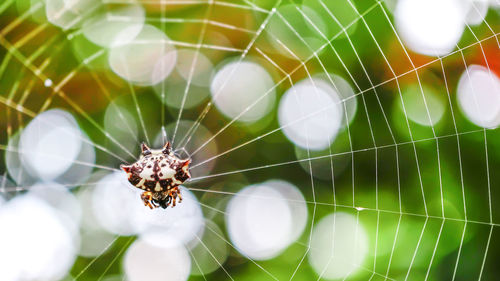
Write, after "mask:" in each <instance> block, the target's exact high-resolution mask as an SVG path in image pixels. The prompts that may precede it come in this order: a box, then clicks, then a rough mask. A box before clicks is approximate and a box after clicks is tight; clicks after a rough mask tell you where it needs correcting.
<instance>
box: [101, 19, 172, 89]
mask: <svg viewBox="0 0 500 281" xmlns="http://www.w3.org/2000/svg"><path fill="white" fill-rule="evenodd" d="M168 41H169V39H168V37H167V36H166V35H165V33H163V32H162V31H161V30H159V29H158V28H156V27H154V26H152V25H149V24H145V25H144V26H143V27H142V30H141V31H140V33H139V34H138V35H137V36H136V37H135V38H133V39H132V40H131V41H130V42H128V43H125V44H120V45H119V46H116V47H114V48H112V49H111V50H110V53H109V65H110V67H111V69H112V70H113V72H115V73H116V74H117V75H119V76H120V77H122V78H123V79H125V80H127V81H129V82H131V83H133V84H136V85H141V86H151V85H155V84H158V83H159V82H161V81H163V80H164V79H165V78H166V77H167V76H168V75H169V74H170V73H171V72H172V70H173V69H174V67H175V63H176V60H177V52H176V50H175V48H174V46H172V45H171V44H170V43H168Z"/></svg>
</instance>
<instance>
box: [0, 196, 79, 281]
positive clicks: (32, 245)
mask: <svg viewBox="0 0 500 281" xmlns="http://www.w3.org/2000/svg"><path fill="white" fill-rule="evenodd" d="M0 228H1V229H2V231H0V249H2V250H1V251H0V264H2V280H6V281H9V280H41V281H43V280H47V281H49V280H59V279H62V278H63V277H64V276H65V275H66V274H67V273H68V272H69V270H70V269H71V266H72V265H73V262H74V261H75V258H76V253H77V246H76V245H75V241H74V240H73V237H72V234H71V230H69V229H67V227H66V225H65V223H64V222H62V221H61V220H60V217H59V215H58V214H57V211H55V210H54V209H52V208H51V207H50V206H49V205H47V204H46V203H45V202H43V200H41V199H39V198H37V197H36V196H31V195H24V196H19V197H17V198H14V199H12V200H11V201H9V202H8V203H7V204H5V205H4V206H2V208H1V209H0Z"/></svg>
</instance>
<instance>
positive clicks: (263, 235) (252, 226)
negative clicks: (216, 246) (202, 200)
mask: <svg viewBox="0 0 500 281" xmlns="http://www.w3.org/2000/svg"><path fill="white" fill-rule="evenodd" d="M303 205H305V202H304V199H303V197H302V195H301V194H300V192H299V191H298V190H297V189H296V187H294V186H293V185H291V184H288V183H284V182H281V181H270V182H264V183H262V184H256V185H250V186H247V187H245V188H244V189H242V190H240V191H239V192H238V193H237V194H236V195H235V196H234V197H233V198H231V200H230V201H229V204H228V206H227V209H226V213H227V215H226V227H227V231H228V234H229V238H230V239H231V241H232V242H233V244H234V245H235V247H236V249H237V250H238V251H239V252H240V253H242V254H243V255H244V256H245V257H248V258H251V259H256V260H266V259H270V258H273V257H276V256H277V255H279V254H280V253H281V252H282V251H283V250H284V249H285V248H286V247H288V246H289V245H290V243H292V242H293V241H295V240H296V239H297V238H298V236H300V234H301V233H302V231H303V229H304V226H305V221H306V219H307V210H305V208H304V206H303ZM295 219H297V221H295Z"/></svg>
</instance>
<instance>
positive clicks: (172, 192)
mask: <svg viewBox="0 0 500 281" xmlns="http://www.w3.org/2000/svg"><path fill="white" fill-rule="evenodd" d="M168 193H169V196H170V197H171V198H172V207H175V205H176V200H177V195H179V202H181V201H182V198H181V196H180V192H179V187H177V186H176V187H173V188H171V189H169V190H168Z"/></svg>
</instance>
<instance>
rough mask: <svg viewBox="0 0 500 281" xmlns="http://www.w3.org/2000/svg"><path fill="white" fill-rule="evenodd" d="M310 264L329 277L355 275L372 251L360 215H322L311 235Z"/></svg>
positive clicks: (337, 277) (315, 269) (318, 272)
mask: <svg viewBox="0 0 500 281" xmlns="http://www.w3.org/2000/svg"><path fill="white" fill-rule="evenodd" d="M310 246H311V250H310V251H309V253H308V257H309V263H310V264H311V266H312V268H313V269H314V271H315V272H316V273H317V274H318V275H320V276H322V278H325V279H341V278H345V277H346V276H348V275H353V274H355V272H356V270H358V269H359V268H360V266H362V263H363V261H364V259H365V257H366V255H367V254H368V236H367V233H366V231H365V229H364V227H363V226H362V225H361V224H360V223H359V222H358V221H357V219H356V217H355V216H353V215H350V214H347V213H343V212H337V213H334V214H330V215H328V216H326V217H324V218H322V219H321V220H320V221H319V222H318V223H317V224H316V225H315V226H314V230H313V234H312V238H311V243H310Z"/></svg>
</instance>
